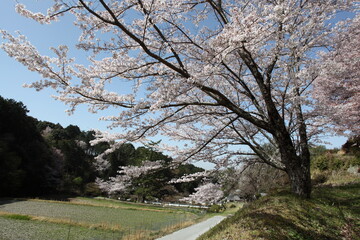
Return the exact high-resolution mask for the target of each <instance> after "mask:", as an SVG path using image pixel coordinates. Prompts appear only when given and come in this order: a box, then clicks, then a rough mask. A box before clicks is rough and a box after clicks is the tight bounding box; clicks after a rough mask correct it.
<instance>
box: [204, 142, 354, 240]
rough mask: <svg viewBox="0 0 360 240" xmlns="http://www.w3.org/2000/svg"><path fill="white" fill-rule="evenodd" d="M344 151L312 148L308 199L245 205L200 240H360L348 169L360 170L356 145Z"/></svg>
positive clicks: (282, 193) (285, 195) (274, 198)
mask: <svg viewBox="0 0 360 240" xmlns="http://www.w3.org/2000/svg"><path fill="white" fill-rule="evenodd" d="M349 141H353V139H350V140H349ZM344 146H345V148H344V147H343V149H342V150H341V151H339V150H327V149H325V148H324V147H316V148H312V165H311V167H312V172H313V176H312V178H313V184H315V185H316V187H315V188H314V191H313V193H312V197H311V199H302V198H296V197H295V196H294V195H292V194H291V193H290V192H289V191H287V190H278V191H276V192H273V193H272V194H270V195H268V196H265V197H261V198H260V199H259V200H256V201H254V202H251V203H249V204H246V205H245V206H244V207H243V208H242V209H240V210H239V211H238V212H237V213H236V214H235V215H234V216H233V217H229V218H228V219H226V220H225V221H223V222H221V223H220V224H219V225H218V226H216V227H215V228H213V229H212V230H210V231H209V232H207V233H206V234H204V235H203V236H201V238H200V240H205V239H206V240H215V239H216V240H218V239H223V240H235V239H246V240H252V239H254V240H255V239H256V240H258V239H260V240H261V239H269V240H270V239H271V240H283V239H284V240H285V239H289V240H293V239H298V240H315V239H316V240H322V239H324V240H325V239H326V240H335V239H339V240H340V239H346V240H355V239H359V238H360V198H359V196H360V178H359V175H358V173H356V172H355V173H349V172H348V171H347V170H348V169H349V166H354V167H355V168H356V169H358V168H359V165H360V163H359V159H360V156H359V155H358V145H356V144H354V143H353V142H348V143H346V144H345V145H344ZM349 146H352V147H349Z"/></svg>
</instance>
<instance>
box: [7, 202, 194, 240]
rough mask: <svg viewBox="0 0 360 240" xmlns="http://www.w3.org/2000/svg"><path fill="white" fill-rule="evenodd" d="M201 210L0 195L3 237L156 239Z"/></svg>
mask: <svg viewBox="0 0 360 240" xmlns="http://www.w3.org/2000/svg"><path fill="white" fill-rule="evenodd" d="M197 217H198V215H197V214H194V213H190V212H188V211H184V209H169V208H161V207H154V206H148V205H143V204H128V203H122V202H118V201H111V200H102V199H90V198H75V199H72V200H71V201H69V202H60V201H49V200H37V199H10V200H1V199H0V226H1V227H0V239H1V240H13V239H14V240H15V239H16V240H17V239H29V240H30V239H36V240H42V239H69V240H70V239H71V240H78V239H102V240H103V239H104V240H106V239H154V238H156V236H158V235H160V234H161V233H165V232H167V231H171V230H173V229H176V228H179V227H183V226H185V225H189V224H191V223H192V222H193V221H194V220H195V219H196V218H197Z"/></svg>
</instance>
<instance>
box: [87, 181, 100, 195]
mask: <svg viewBox="0 0 360 240" xmlns="http://www.w3.org/2000/svg"><path fill="white" fill-rule="evenodd" d="M84 195H85V196H90V197H96V196H100V195H101V190H100V188H99V187H98V185H96V183H88V184H86V185H85V190H84Z"/></svg>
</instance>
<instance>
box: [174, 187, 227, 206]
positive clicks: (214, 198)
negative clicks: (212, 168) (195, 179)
mask: <svg viewBox="0 0 360 240" xmlns="http://www.w3.org/2000/svg"><path fill="white" fill-rule="evenodd" d="M223 195H224V193H223V191H222V190H221V186H220V185H219V184H214V183H205V184H203V185H201V186H199V187H197V188H195V192H194V193H192V194H191V195H190V196H189V197H186V198H182V199H180V201H184V202H189V203H197V204H203V205H211V204H215V203H217V202H218V201H219V200H220V199H221V198H222V197H223Z"/></svg>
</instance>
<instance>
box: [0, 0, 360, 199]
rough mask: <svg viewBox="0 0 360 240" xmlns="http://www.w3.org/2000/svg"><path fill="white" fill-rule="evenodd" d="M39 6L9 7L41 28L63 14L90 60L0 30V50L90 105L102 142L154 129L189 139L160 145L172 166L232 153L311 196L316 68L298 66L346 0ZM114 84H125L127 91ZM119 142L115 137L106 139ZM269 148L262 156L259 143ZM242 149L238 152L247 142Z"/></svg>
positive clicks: (228, 157) (153, 0)
mask: <svg viewBox="0 0 360 240" xmlns="http://www.w3.org/2000/svg"><path fill="white" fill-rule="evenodd" d="M53 1H54V5H53V6H52V7H51V8H50V9H48V11H47V13H33V12H31V11H29V10H27V9H26V7H25V6H24V5H22V4H18V5H17V7H16V9H17V11H18V12H19V13H20V14H21V15H23V16H25V17H28V18H31V19H34V20H36V21H38V22H39V23H42V24H48V23H51V22H52V21H57V20H59V19H60V18H61V16H62V15H64V14H72V15H73V16H75V18H76V20H75V25H76V26H77V27H78V28H79V29H80V30H81V31H82V34H81V36H80V37H79V40H78V42H77V43H74V44H75V45H76V47H77V48H78V49H80V50H84V51H86V52H88V53H89V59H88V60H89V64H88V65H82V64H76V59H75V58H71V57H70V56H71V54H69V48H68V46H59V47H57V48H53V49H52V50H53V52H54V56H53V57H50V56H43V55H41V54H40V53H39V52H38V51H37V50H36V48H35V46H33V45H32V44H31V43H30V42H28V41H27V40H26V38H25V37H24V36H21V35H19V36H13V35H11V34H10V33H8V32H6V31H1V33H2V36H3V38H4V39H5V43H4V44H2V48H3V49H4V50H5V51H6V52H7V53H8V55H10V56H11V57H13V58H15V59H16V60H18V61H19V62H21V63H22V64H23V65H25V66H26V67H27V68H28V69H29V70H31V71H36V72H38V73H39V74H40V75H41V76H42V80H40V81H38V82H34V83H32V84H30V85H29V87H33V88H36V89H38V90H41V89H43V88H46V87H51V88H54V89H56V91H57V92H58V96H57V97H56V98H58V99H60V100H61V101H64V102H65V103H67V104H69V106H70V111H74V110H75V109H76V107H77V106H78V105H79V104H88V105H89V106H90V107H89V110H90V111H93V112H96V111H99V110H103V109H106V108H109V107H113V108H118V109H119V114H118V115H116V116H108V117H104V119H106V120H110V121H112V124H111V127H121V128H122V129H124V132H123V133H119V134H114V135H111V136H110V135H103V136H100V135H99V137H100V138H99V141H102V140H103V141H107V140H111V141H113V142H115V144H121V143H123V142H124V141H131V142H134V141H141V140H142V139H146V137H151V136H155V135H157V134H162V135H164V136H167V137H169V138H170V139H172V140H178V141H186V142H187V143H188V144H187V145H186V146H185V147H181V148H180V147H176V146H175V147H174V146H172V147H171V146H167V147H166V146H163V148H167V150H168V151H172V152H173V156H174V160H175V162H176V163H185V162H187V161H193V160H204V161H208V162H212V163H215V164H216V166H217V167H222V166H227V165H229V164H235V165H236V164H239V163H240V162H241V160H242V158H241V156H243V155H245V156H247V157H246V158H244V159H247V160H249V159H250V160H251V156H253V155H256V156H257V158H254V159H260V160H261V161H262V162H265V163H267V164H269V165H271V166H273V167H275V168H278V169H282V170H284V171H286V173H287V174H288V175H289V178H290V180H291V185H292V191H293V192H294V193H295V194H297V195H299V196H304V197H309V196H310V193H311V183H310V167H309V166H310V157H309V149H308V140H309V138H310V137H311V136H312V134H313V132H315V129H313V128H307V124H309V123H311V119H309V118H308V116H310V114H309V111H311V107H306V106H308V104H309V103H310V102H309V86H311V83H312V81H313V80H314V76H313V74H309V73H308V72H307V71H303V70H304V69H305V68H306V67H307V66H308V65H309V64H311V60H312V59H311V58H312V57H313V56H314V55H315V53H316V51H317V50H318V49H319V47H325V46H326V45H327V42H328V38H329V36H330V33H331V31H332V29H331V27H332V25H331V24H328V23H329V21H330V20H332V19H333V18H334V17H335V15H336V13H337V12H338V11H342V10H349V11H350V10H354V9H355V6H353V3H352V2H353V1H351V0H337V1H335V0H334V1H328V0H326V1H325V0H273V1H270V0H251V1H250V0H229V1H225V0H224V1H220V0H217V1H216V0H205V1H197V0H183V1H179V0H176V1H175V0H167V1H165V0H123V1H119V0H87V1H85V0H79V1H66V0H53ZM118 82H126V83H127V84H129V82H130V83H131V86H132V90H129V92H126V93H124V90H123V89H119V88H118V87H117V88H116V86H118V84H114V83H118ZM117 139H122V140H123V141H114V140H117ZM268 145H272V146H274V148H275V149H277V150H276V151H272V152H270V153H269V152H268V151H266V149H263V147H262V146H268ZM244 146H247V148H244Z"/></svg>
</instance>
